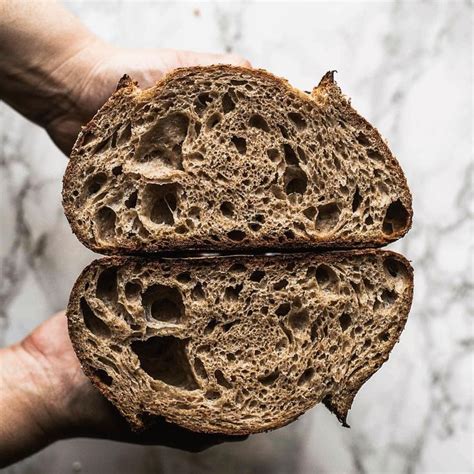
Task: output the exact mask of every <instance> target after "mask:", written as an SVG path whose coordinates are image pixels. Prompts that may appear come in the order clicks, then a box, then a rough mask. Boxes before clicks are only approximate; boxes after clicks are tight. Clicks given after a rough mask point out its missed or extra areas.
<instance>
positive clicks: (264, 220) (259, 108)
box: [63, 65, 412, 254]
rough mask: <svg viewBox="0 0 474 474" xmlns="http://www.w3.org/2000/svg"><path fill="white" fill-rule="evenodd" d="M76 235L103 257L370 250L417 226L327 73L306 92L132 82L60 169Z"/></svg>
mask: <svg viewBox="0 0 474 474" xmlns="http://www.w3.org/2000/svg"><path fill="white" fill-rule="evenodd" d="M63 204H64V209H65V212H66V216H67V218H68V220H69V222H70V223H71V226H72V229H73V231H74V232H75V234H76V235H77V236H78V238H79V239H80V240H81V242H82V243H84V244H85V245H86V246H87V247H89V248H90V249H92V250H95V251H97V252H101V253H106V254H117V253H130V252H132V253H148V252H160V251H162V250H220V251H222V250H226V249H228V250H233V249H239V250H242V249H256V248H264V249H273V248H279V249H285V248H286V249H288V248H294V249H307V248H314V247H331V248H334V247H373V246H380V245H383V244H385V243H387V242H391V241H393V240H396V239H398V238H399V237H401V236H402V235H404V234H405V233H406V232H407V230H408V229H409V227H410V225H411V220H412V205H411V196H410V192H409V190H408V187H407V183H406V180H405V177H404V175H403V172H402V170H401V168H400V166H399V165H398V163H397V161H396V159H395V158H394V157H393V155H392V153H391V152H390V150H389V149H388V147H387V145H386V144H385V142H384V141H383V140H382V138H381V137H380V135H379V133H378V132H377V130H376V129H375V128H374V127H372V126H371V125H370V124H369V123H368V122H367V121H366V120H364V119H363V118H362V117H361V116H360V115H358V114H357V113H356V112H355V110H354V109H353V108H352V107H351V105H350V102H349V100H348V99H347V98H346V97H344V96H343V95H342V93H341V90H340V89H339V87H338V86H337V85H336V83H335V82H334V80H333V74H332V73H327V74H326V75H325V76H324V77H323V79H322V80H321V82H320V84H319V85H318V86H317V87H315V88H314V89H313V91H312V92H311V93H304V92H301V91H299V90H297V89H295V88H293V87H291V86H290V85H289V84H288V82H287V81H285V80H283V79H281V78H278V77H275V76H273V75H272V74H270V73H268V72H266V71H263V70H254V69H247V68H240V67H232V66H222V65H221V66H210V67H194V68H184V69H178V70H175V71H174V72H172V73H171V74H169V75H167V76H166V77H165V78H164V79H163V80H162V81H161V82H158V83H157V84H156V86H154V87H152V88H151V89H148V90H144V91H142V90H141V89H140V88H139V87H138V86H137V84H136V83H134V82H132V81H131V80H130V79H129V78H126V77H125V78H124V79H123V80H122V81H121V82H120V84H119V88H118V90H117V92H116V93H115V94H114V95H113V96H112V97H111V98H110V99H109V100H108V101H107V103H106V104H105V105H104V106H103V107H102V108H101V109H100V110H99V112H98V113H97V115H96V116H95V117H94V118H93V120H92V121H91V122H90V123H89V124H87V126H86V127H84V128H83V130H82V132H81V133H80V135H79V137H78V139H77V142H76V144H75V146H74V149H73V151H72V153H71V159H70V162H69V165H68V167H67V171H66V173H65V176H64V187H63Z"/></svg>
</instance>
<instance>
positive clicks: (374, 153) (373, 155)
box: [367, 148, 384, 161]
mask: <svg viewBox="0 0 474 474" xmlns="http://www.w3.org/2000/svg"><path fill="white" fill-rule="evenodd" d="M367 156H368V157H369V158H370V159H371V160H375V161H384V160H383V156H382V155H381V154H380V153H379V152H378V151H377V150H374V149H373V148H369V149H368V150H367Z"/></svg>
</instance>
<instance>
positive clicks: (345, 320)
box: [339, 313, 352, 332]
mask: <svg viewBox="0 0 474 474" xmlns="http://www.w3.org/2000/svg"><path fill="white" fill-rule="evenodd" d="M339 324H340V325H341V329H342V331H343V332H344V331H347V329H348V328H349V326H350V325H351V324H352V318H351V317H350V315H349V314H347V313H342V314H341V316H340V317H339Z"/></svg>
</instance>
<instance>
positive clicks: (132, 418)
mask: <svg viewBox="0 0 474 474" xmlns="http://www.w3.org/2000/svg"><path fill="white" fill-rule="evenodd" d="M370 255H375V256H378V257H382V256H392V257H393V258H395V259H397V260H398V261H400V262H402V263H403V265H404V267H405V269H406V271H407V272H408V276H409V278H410V285H409V288H408V295H407V296H406V297H405V298H404V305H403V307H402V313H403V315H404V321H403V326H402V328H401V330H400V332H399V333H398V335H397V337H396V338H395V339H394V340H392V341H391V346H390V348H389V350H388V351H387V353H386V354H384V358H383V361H382V363H381V364H380V365H379V367H378V368H380V366H381V365H382V364H383V362H385V361H386V360H387V359H388V357H389V354H390V352H391V350H392V349H393V346H394V345H395V343H396V342H398V338H399V336H400V333H401V332H402V331H403V327H404V325H405V323H406V319H407V316H408V313H409V311H410V307H411V303H412V298H413V268H412V267H411V265H410V263H409V261H408V260H407V259H406V258H405V257H403V256H402V255H400V254H398V253H395V252H392V251H389V250H374V249H369V250H352V251H343V252H339V251H336V252H324V253H319V254H314V253H313V254H311V253H306V254H278V255H274V256H272V258H277V259H281V260H282V261H285V260H286V261H288V260H297V259H300V258H306V257H311V256H313V257H314V256H317V257H318V258H319V259H320V261H321V262H322V263H329V262H337V261H338V260H340V259H343V258H347V257H348V256H370ZM229 258H235V257H226V256H218V257H193V258H187V259H181V262H182V263H183V262H185V261H187V260H200V261H203V262H209V261H212V262H217V261H218V260H221V259H229ZM268 258H269V257H268V256H265V255H261V256H252V255H240V256H239V259H252V260H253V261H265V260H267V259H268ZM129 261H134V262H138V263H141V264H143V265H153V264H156V263H157V262H159V261H160V259H156V258H146V257H121V256H115V257H104V258H101V259H97V260H95V261H93V262H92V263H91V264H89V265H88V266H87V267H86V268H85V269H84V270H83V271H82V273H81V274H80V276H79V277H78V279H77V281H76V283H75V284H74V286H73V289H72V291H71V296H70V300H69V304H68V308H67V315H68V329H69V335H70V339H71V342H72V346H73V348H74V351H75V352H76V354H77V356H78V359H79V361H80V363H81V366H82V369H83V371H84V373H85V374H86V375H87V377H88V378H89V379H90V380H91V381H92V383H93V384H94V385H95V386H96V387H97V388H98V389H99V390H100V392H101V393H102V394H103V395H104V396H105V397H106V398H108V399H109V400H110V401H111V402H112V403H113V404H114V405H115V406H116V407H117V409H118V410H119V411H120V413H121V414H122V415H123V416H124V417H125V418H126V419H127V421H128V423H129V424H130V426H131V428H132V429H133V430H134V431H140V430H142V429H144V428H145V427H146V426H148V423H145V421H144V420H143V419H141V418H139V417H138V416H137V413H133V412H132V411H131V410H129V407H127V406H126V405H124V401H123V400H122V399H121V398H120V396H119V395H118V394H116V393H114V392H111V391H110V390H109V389H108V388H107V387H106V386H105V385H104V384H102V383H101V382H100V380H99V379H98V378H97V377H96V376H95V375H94V373H93V371H92V370H91V368H90V367H89V366H88V365H87V364H85V363H84V362H83V361H84V360H85V359H86V357H85V353H84V349H83V347H81V344H80V341H79V340H78V338H77V337H76V336H77V331H76V328H75V326H74V324H72V323H71V319H70V314H71V313H72V312H73V308H74V307H77V305H78V301H79V299H80V297H81V294H80V291H79V290H80V285H81V282H82V280H83V279H84V278H85V276H86V275H87V274H88V273H89V271H90V270H91V269H92V268H94V267H96V266H101V267H111V266H118V265H122V264H125V263H127V262H129ZM179 261H180V259H177V260H176V263H177V264H179ZM239 261H240V260H239ZM378 368H377V369H376V370H378ZM373 373H374V372H369V373H365V372H364V371H361V373H359V374H358V375H357V378H356V379H355V380H353V381H351V387H350V390H349V391H347V392H344V393H341V394H340V395H336V396H333V397H332V398H331V399H327V400H323V403H324V404H325V405H326V407H327V408H328V409H329V410H330V411H332V412H333V413H334V414H335V415H336V416H337V418H338V419H339V421H340V422H341V423H342V424H343V426H348V425H347V423H346V418H347V413H348V411H349V409H350V407H351V405H352V401H353V399H354V397H355V395H356V394H357V392H358V390H359V389H360V387H361V386H362V385H363V384H364V382H365V381H366V380H367V379H368V378H369V377H371V376H372V375H373ZM311 406H312V404H308V406H305V407H302V409H301V412H300V413H299V414H298V416H297V417H295V418H294V419H290V420H287V419H284V420H281V421H280V422H276V423H274V424H273V425H271V426H266V427H265V428H261V427H255V429H252V430H251V431H249V430H239V429H234V430H228V429H223V430H222V431H220V433H223V434H226V435H247V434H250V433H258V432H262V431H269V430H273V429H277V428H280V427H282V426H284V425H286V424H289V423H291V422H292V421H294V420H295V419H297V418H298V417H299V416H301V415H302V414H303V413H304V412H305V411H306V410H308V409H309V408H311ZM165 419H166V420H167V421H169V422H172V423H176V424H179V425H180V426H182V427H184V428H187V429H190V430H193V431H199V432H203V433H211V432H215V431H210V430H209V429H206V428H205V423H204V424H203V425H202V426H201V425H200V426H196V425H195V424H188V423H187V421H186V420H182V419H179V417H176V416H174V417H165Z"/></svg>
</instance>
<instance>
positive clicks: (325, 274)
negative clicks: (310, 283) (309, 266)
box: [316, 263, 338, 290]
mask: <svg viewBox="0 0 474 474" xmlns="http://www.w3.org/2000/svg"><path fill="white" fill-rule="evenodd" d="M316 281H317V282H318V285H319V287H320V288H321V289H322V290H331V289H333V288H334V287H335V286H336V285H337V281H338V278H337V275H336V272H335V271H334V270H333V269H332V268H331V267H330V266H328V265H326V264H324V263H322V264H321V265H319V266H318V267H317V268H316Z"/></svg>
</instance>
